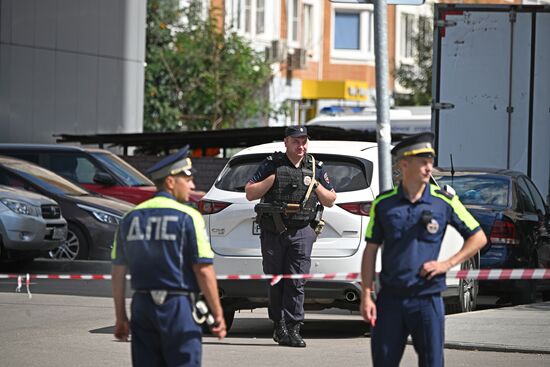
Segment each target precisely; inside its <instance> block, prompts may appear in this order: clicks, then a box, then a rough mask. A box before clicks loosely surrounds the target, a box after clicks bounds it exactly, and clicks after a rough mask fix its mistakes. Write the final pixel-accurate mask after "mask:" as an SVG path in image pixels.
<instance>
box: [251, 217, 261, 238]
mask: <svg viewBox="0 0 550 367" xmlns="http://www.w3.org/2000/svg"><path fill="white" fill-rule="evenodd" d="M260 232H261V230H260V225H259V224H258V222H256V221H253V222H252V234H253V235H255V236H259V235H260Z"/></svg>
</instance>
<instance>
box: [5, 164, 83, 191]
mask: <svg viewBox="0 0 550 367" xmlns="http://www.w3.org/2000/svg"><path fill="white" fill-rule="evenodd" d="M2 164H3V165H4V166H5V167H7V168H9V169H10V170H11V171H12V172H14V173H16V174H17V175H19V176H20V177H23V178H24V179H26V180H28V181H31V182H32V183H33V184H35V185H37V186H39V187H42V188H43V189H45V190H47V191H49V192H52V193H54V194H61V195H74V196H81V195H89V194H90V193H89V192H88V191H86V190H85V189H83V188H81V187H80V186H77V185H75V184H74V183H72V182H71V181H69V180H66V179H64V178H63V177H61V176H58V175H57V174H55V173H53V172H52V171H49V170H47V169H44V168H42V167H40V166H37V165H34V164H32V163H28V162H24V161H15V160H9V161H8V160H3V161H2Z"/></svg>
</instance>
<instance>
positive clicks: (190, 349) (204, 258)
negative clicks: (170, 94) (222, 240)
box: [112, 148, 226, 366]
mask: <svg viewBox="0 0 550 367" xmlns="http://www.w3.org/2000/svg"><path fill="white" fill-rule="evenodd" d="M193 172H194V169H193V167H192V163H191V160H190V159H189V158H187V148H184V149H182V150H180V151H179V152H178V153H176V154H174V155H171V156H168V157H166V158H165V159H163V160H161V161H160V162H158V163H157V164H155V165H154V166H153V167H151V168H150V169H149V172H148V173H149V174H150V176H151V178H152V179H153V181H155V184H156V185H157V188H158V190H159V192H158V193H157V194H156V195H155V196H154V197H153V198H151V199H149V200H147V201H145V202H143V203H141V204H139V205H138V206H136V207H135V208H134V209H133V210H131V211H130V212H128V213H127V214H126V215H125V216H124V218H123V219H122V221H121V222H120V225H119V228H118V231H117V234H116V237H115V241H114V245H113V250H112V262H113V267H112V286H113V298H114V302H115V314H116V324H115V333H114V334H115V337H116V338H117V339H120V340H127V338H128V334H129V327H130V328H131V333H132V363H133V365H134V366H200V364H201V354H202V346H201V334H202V328H201V325H199V324H198V323H197V322H196V321H202V320H204V319H205V317H206V316H207V315H205V314H203V313H201V312H200V311H201V310H200V309H197V307H196V304H197V301H199V300H198V298H197V295H198V291H199V289H200V291H201V292H202V294H203V295H204V298H205V299H206V301H207V303H208V305H209V306H210V310H211V315H210V316H211V317H212V316H213V319H212V318H210V323H211V324H212V325H211V331H212V333H213V334H214V335H216V336H218V337H219V338H220V339H221V338H223V337H224V336H225V334H226V326H225V321H224V318H223V311H222V307H221V305H220V301H219V297H218V286H217V282H216V274H215V272H214V267H213V252H212V249H211V247H210V244H209V242H208V238H207V235H206V231H205V225H204V220H203V218H202V216H201V214H200V213H199V212H198V211H196V210H195V209H194V208H191V207H189V206H187V205H184V204H182V203H183V202H186V201H188V199H189V193H190V191H191V190H193V189H194V188H195V185H194V183H193ZM128 271H129V273H130V274H131V277H132V280H131V284H132V289H134V295H133V297H132V305H131V316H132V317H131V322H129V321H128V317H127V314H126V307H125V284H126V280H125V276H126V273H127V272H128ZM195 320H196V321H195Z"/></svg>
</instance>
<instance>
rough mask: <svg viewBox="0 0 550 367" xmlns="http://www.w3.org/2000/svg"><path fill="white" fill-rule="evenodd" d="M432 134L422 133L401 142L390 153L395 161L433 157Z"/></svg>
mask: <svg viewBox="0 0 550 367" xmlns="http://www.w3.org/2000/svg"><path fill="white" fill-rule="evenodd" d="M433 140H434V134H433V133H431V132H424V133H420V134H415V135H411V136H409V137H407V138H405V139H403V140H401V141H400V142H399V143H398V144H397V145H396V146H395V147H394V148H393V149H392V151H391V154H392V155H393V156H395V157H396V158H397V159H401V158H404V157H413V156H415V157H430V158H433V157H435V150H434V148H433Z"/></svg>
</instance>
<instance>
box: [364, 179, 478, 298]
mask: <svg viewBox="0 0 550 367" xmlns="http://www.w3.org/2000/svg"><path fill="white" fill-rule="evenodd" d="M427 212H428V213H430V214H428V215H427ZM423 214H424V215H423ZM426 216H428V218H426ZM429 218H431V219H430V220H429V221H427V219H429ZM428 222H429V225H428ZM447 224H450V225H452V226H453V227H455V228H456V229H457V230H458V232H459V233H460V234H461V235H462V237H464V238H468V237H470V236H471V235H472V234H474V233H475V232H477V231H478V230H480V226H479V223H478V222H477V221H476V220H475V219H474V217H473V216H472V215H471V214H470V213H469V212H468V211H467V210H466V208H464V206H463V205H462V203H461V202H460V201H459V200H458V197H457V196H452V195H449V194H448V193H446V192H443V191H441V190H440V189H439V188H438V187H437V186H435V185H427V186H426V189H425V190H424V193H423V194H422V197H421V198H420V200H418V201H417V202H415V203H411V202H410V201H409V199H408V198H407V197H406V196H405V195H404V193H403V189H402V187H401V186H399V187H396V188H394V189H393V190H391V191H387V192H385V193H382V194H380V195H379V196H378V197H377V198H376V200H375V201H374V202H373V205H372V207H371V212H370V222H369V224H368V227H367V231H366V234H365V237H366V240H367V242H371V243H375V244H378V245H383V246H384V247H383V250H382V271H381V273H380V283H381V286H382V288H383V289H384V291H389V292H391V293H395V294H400V295H427V294H434V293H439V292H441V291H443V290H445V289H446V285H445V275H444V274H441V275H438V276H435V277H434V278H432V279H431V280H428V279H426V278H424V277H421V276H420V274H419V273H420V269H421V267H422V265H423V264H424V263H425V262H427V261H431V260H437V258H438V256H439V250H440V249H441V241H442V239H443V235H444V234H445V230H446V227H447Z"/></svg>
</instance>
